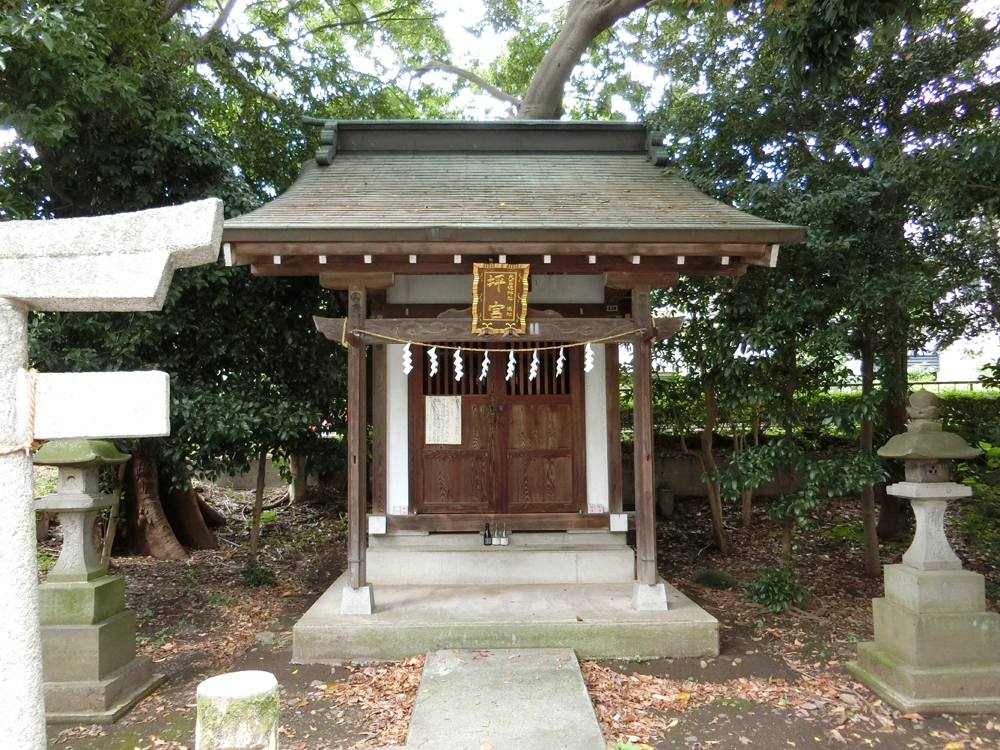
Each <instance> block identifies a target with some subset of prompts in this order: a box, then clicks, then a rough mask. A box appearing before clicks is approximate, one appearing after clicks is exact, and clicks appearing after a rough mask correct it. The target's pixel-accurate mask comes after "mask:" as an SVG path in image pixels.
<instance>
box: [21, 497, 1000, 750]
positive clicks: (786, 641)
mask: <svg viewBox="0 0 1000 750" xmlns="http://www.w3.org/2000/svg"><path fill="white" fill-rule="evenodd" d="M203 495H204V496H205V497H206V499H207V500H208V501H209V502H210V503H212V504H213V505H214V506H216V507H217V508H219V509H220V510H222V511H223V512H224V513H225V514H226V515H227V516H228V517H229V518H230V523H229V526H228V528H226V529H223V530H221V533H219V534H218V537H219V540H220V549H219V550H217V551H211V552H196V553H192V554H191V555H190V557H189V558H188V559H187V560H185V561H182V562H179V563H169V562H159V561H155V560H152V559H150V558H130V557H115V558H113V559H112V573H116V574H121V575H123V576H124V577H125V580H126V596H127V601H128V606H129V607H131V608H132V609H134V610H135V611H136V613H137V615H138V619H139V635H138V637H137V651H138V652H139V653H140V654H144V655H150V656H151V657H152V658H153V661H154V663H155V669H156V671H158V672H160V673H162V674H166V675H167V676H168V678H169V679H168V681H167V682H166V683H165V684H164V686H163V687H162V688H160V690H158V691H157V692H155V693H154V694H153V695H151V696H149V697H148V698H146V699H145V700H143V701H141V702H140V703H139V704H138V705H137V706H136V707H135V708H134V709H133V710H132V711H131V712H130V713H129V714H127V715H126V716H125V717H124V718H122V719H121V720H120V721H119V722H118V723H117V724H115V725H113V726H104V727H102V726H96V725H94V726H79V727H70V726H51V727H50V730H49V737H50V742H49V744H50V747H51V748H53V750H55V749H57V748H58V749H59V750H63V749H65V750H97V749H98V748H100V749H104V748H109V749H117V748H121V749H122V750H181V749H182V748H188V749H189V750H193V748H194V740H193V735H194V718H195V710H194V708H195V706H194V697H195V690H196V688H197V685H198V683H199V682H200V681H201V680H203V679H206V678H207V677H210V676H212V675H214V674H218V673H220V672H224V671H231V670H240V669H264V670H267V671H270V672H273V673H274V674H275V675H276V676H277V678H278V681H279V683H280V684H281V689H282V705H281V710H282V713H281V722H282V725H281V729H280V731H279V739H280V742H279V746H280V747H281V748H282V750H330V749H332V748H341V747H344V748H348V747H372V746H380V745H393V744H401V743H402V742H404V741H405V735H406V726H407V722H408V719H409V709H410V706H411V705H412V701H413V699H414V698H415V695H416V690H417V683H418V680H419V675H420V669H421V666H422V655H414V657H413V658H411V659H408V660H406V661H404V662H396V663H390V664H384V665H375V666H361V665H359V666H353V665H348V666H346V667H335V668H331V667H329V666H321V665H295V664H291V663H290V658H291V628H292V625H293V624H294V623H295V621H296V620H297V619H298V618H299V617H300V616H301V615H302V613H304V612H305V610H306V609H308V607H309V606H310V605H311V604H312V602H313V601H315V599H316V598H317V597H318V596H319V595H320V594H321V593H322V592H323V591H324V590H325V589H326V588H327V587H328V586H329V585H330V584H331V583H332V582H333V581H334V580H335V579H336V578H337V576H338V575H339V574H340V573H341V572H342V571H343V569H344V566H345V550H344V539H345V532H346V524H345V520H344V515H343V504H342V502H340V500H339V499H338V498H337V497H336V496H331V495H322V494H319V493H318V492H316V491H315V490H313V491H312V492H311V493H310V497H309V499H308V500H307V501H306V502H303V503H301V504H298V505H296V506H292V507H288V506H282V507H280V508H278V509H276V510H275V511H274V512H272V513H269V514H268V515H267V520H266V521H265V523H264V526H263V530H262V542H263V546H262V556H263V559H264V560H266V561H267V562H268V563H269V564H270V565H271V566H273V568H274V570H275V572H276V574H277V578H278V585H277V586H273V587H271V586H262V587H259V588H247V587H246V586H244V585H243V583H242V581H241V578H240V574H239V569H240V567H241V566H242V565H243V562H244V561H245V554H246V539H247V536H248V526H249V525H248V522H247V520H246V513H247V509H248V507H249V504H250V498H249V496H248V494H244V493H236V492H232V491H228V492H224V491H221V490H219V489H218V488H215V487H213V486H209V485H206V486H205V487H203ZM727 512H729V513H730V515H731V516H732V522H733V523H736V520H735V518H736V512H735V509H727ZM858 519H859V512H858V508H857V503H856V502H855V501H849V500H842V501H835V502H833V503H832V504H831V505H830V507H829V508H828V509H827V510H826V511H825V512H824V513H823V517H822V523H821V525H820V528H818V529H816V530H814V531H811V532H809V533H808V534H807V535H804V536H802V537H800V538H799V540H798V542H797V549H796V558H797V564H796V570H797V572H798V574H799V578H800V581H801V582H802V583H803V584H804V585H805V586H806V588H807V589H808V590H809V592H810V597H809V599H808V600H807V601H805V602H804V603H803V604H802V605H801V608H795V609H793V610H792V611H789V612H785V613H782V614H780V615H776V614H773V613H771V612H770V611H768V610H765V609H763V608H761V607H759V606H758V605H756V604H754V603H752V602H751V601H749V599H748V598H747V597H746V595H745V593H744V592H743V591H742V589H740V588H736V589H725V590H720V589H715V588H710V587H708V586H703V585H699V584H697V583H695V580H694V579H695V576H696V575H697V574H698V572H699V571H701V570H703V569H705V568H715V569H719V570H723V571H726V572H728V573H729V574H731V575H733V576H734V577H735V578H737V579H738V580H739V581H741V582H743V583H746V582H748V581H750V580H751V579H752V578H753V576H754V575H755V574H756V571H757V570H759V569H761V568H764V567H773V566H776V565H778V564H779V562H780V558H779V552H778V548H779V539H778V530H777V528H776V527H775V525H774V524H773V523H772V522H770V521H768V520H767V519H766V517H765V516H764V514H763V512H762V511H761V510H758V511H757V512H756V513H755V515H754V519H753V524H752V525H751V527H750V528H749V529H740V528H737V527H732V528H730V529H729V531H730V533H731V542H732V551H731V553H730V554H729V555H728V556H722V555H720V554H718V553H717V552H716V551H715V550H713V549H711V547H710V544H709V542H710V539H711V536H710V535H711V530H710V521H709V516H708V510H707V504H706V503H705V501H702V500H688V501H682V502H679V503H678V505H677V508H676V511H675V514H674V515H673V516H672V517H671V518H669V519H662V520H661V521H660V523H659V525H658V530H657V533H658V542H659V555H660V572H661V573H662V575H663V576H664V578H666V579H667V580H669V581H671V582H672V583H674V584H675V585H677V586H678V587H679V588H680V589H681V590H682V591H684V592H685V593H686V594H687V595H688V596H690V597H692V598H693V599H694V600H695V601H697V602H698V603H699V604H700V605H701V606H703V607H704V608H705V609H707V610H708V611H709V612H710V613H712V614H713V615H714V616H716V617H717V618H718V619H719V621H720V624H721V628H722V631H721V632H722V654H721V655H720V656H719V657H718V658H715V659H650V660H643V659H641V655H636V658H634V659H630V660H626V661H613V662H584V664H583V668H584V675H585V679H586V680H587V683H588V687H589V688H590V691H591V696H592V698H593V700H594V704H595V709H596V711H597V714H598V718H599V720H600V721H601V724H602V728H603V730H604V733H605V738H606V739H607V740H608V743H609V747H611V748H613V747H614V746H615V743H616V742H623V743H634V745H633V747H635V746H638V747H643V746H645V747H646V748H649V747H652V748H656V749H657V750H662V749H663V748H673V747H687V748H720V749H723V748H739V749H742V748H746V747H750V748H753V747H757V748H768V749H771V748H786V747H798V748H802V747H824V748H831V747H832V748H839V747H842V746H856V747H863V746H867V747H880V748H886V750H894V749H896V748H899V749H900V750H902V748H919V750H931V749H943V750H959V749H963V750H973V749H977V750H978V749H979V748H1000V716H938V717H923V716H919V715H917V714H907V715H905V716H903V715H901V714H900V713H899V712H897V711H894V710H892V709H891V708H890V707H888V706H886V705H885V704H883V703H882V702H881V701H879V700H878V698H877V696H875V695H874V694H872V693H871V692H870V691H868V690H867V689H866V688H865V687H864V686H863V685H861V684H860V683H858V682H856V681H854V680H853V678H852V677H851V676H850V675H849V674H848V673H846V672H845V671H844V670H843V664H844V663H845V662H846V661H849V660H850V659H851V658H853V656H854V654H855V652H856V644H857V643H858V642H860V641H864V640H869V639H870V638H871V636H872V630H871V628H872V625H871V604H870V599H871V597H874V596H879V595H881V581H874V580H869V579H866V578H865V577H864V576H862V575H860V571H861V569H862V554H861V546H860V524H859V521H858ZM59 543H60V540H59V535H58V529H54V530H53V533H52V534H50V537H49V539H48V540H47V541H46V542H45V543H44V544H43V545H42V552H41V555H40V556H41V557H48V558H50V559H51V554H52V553H54V552H57V551H58V546H59ZM907 543H908V542H907V540H902V541H901V542H900V543H898V544H894V545H889V546H886V547H883V550H882V559H883V562H885V563H889V562H898V561H899V558H900V557H901V555H902V553H903V551H904V550H905V547H906V544H907ZM956 551H957V552H958V553H959V555H960V557H962V559H963V562H964V563H965V564H966V567H969V568H972V569H974V570H978V571H979V572H982V573H984V574H986V575H987V576H988V577H989V578H990V579H992V580H993V581H995V582H1000V569H998V567H997V561H990V560H988V559H986V558H985V557H982V556H977V555H974V554H970V553H969V551H968V550H966V549H964V548H963V547H962V546H961V545H960V544H956ZM990 605H991V607H992V608H994V609H997V607H998V602H997V600H996V599H993V600H991V601H990ZM626 747H628V745H626Z"/></svg>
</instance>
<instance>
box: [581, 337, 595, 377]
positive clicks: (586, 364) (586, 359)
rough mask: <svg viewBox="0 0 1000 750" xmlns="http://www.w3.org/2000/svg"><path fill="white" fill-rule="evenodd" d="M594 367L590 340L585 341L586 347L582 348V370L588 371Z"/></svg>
mask: <svg viewBox="0 0 1000 750" xmlns="http://www.w3.org/2000/svg"><path fill="white" fill-rule="evenodd" d="M593 369H594V350H593V349H592V348H591V347H590V342H589V341H588V342H587V348H586V349H584V350H583V371H584V372H590V371H591V370H593Z"/></svg>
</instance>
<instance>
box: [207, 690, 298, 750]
mask: <svg viewBox="0 0 1000 750" xmlns="http://www.w3.org/2000/svg"><path fill="white" fill-rule="evenodd" d="M278 695H279V693H278V681H277V679H275V677H274V675H273V674H271V673H270V672H259V671H247V672H230V673H228V674H221V675H218V676H216V677H211V678H209V679H207V680H205V681H204V682H202V683H201V684H200V685H198V698H197V703H198V718H197V722H196V725H195V750H247V749H248V748H253V750H278V709H279V704H278Z"/></svg>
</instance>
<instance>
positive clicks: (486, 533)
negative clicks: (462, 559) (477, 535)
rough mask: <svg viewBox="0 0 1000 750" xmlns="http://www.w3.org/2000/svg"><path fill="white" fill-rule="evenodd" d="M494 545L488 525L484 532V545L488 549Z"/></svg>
mask: <svg viewBox="0 0 1000 750" xmlns="http://www.w3.org/2000/svg"><path fill="white" fill-rule="evenodd" d="M492 543H493V540H492V538H491V537H490V525H489V524H486V530H485V531H484V532H483V544H485V545H486V546H487V547H488V546H490V545H491V544H492Z"/></svg>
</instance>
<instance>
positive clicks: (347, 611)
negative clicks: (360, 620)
mask: <svg viewBox="0 0 1000 750" xmlns="http://www.w3.org/2000/svg"><path fill="white" fill-rule="evenodd" d="M374 611H375V597H374V595H373V594H372V585H371V584H370V583H366V584H365V585H364V586H359V587H358V588H356V589H352V588H351V587H350V586H344V593H343V595H342V596H341V599H340V614H342V615H370V614H372V613H373V612H374Z"/></svg>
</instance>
